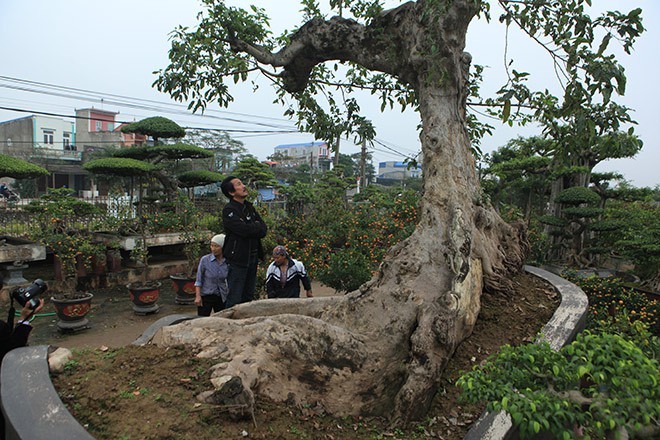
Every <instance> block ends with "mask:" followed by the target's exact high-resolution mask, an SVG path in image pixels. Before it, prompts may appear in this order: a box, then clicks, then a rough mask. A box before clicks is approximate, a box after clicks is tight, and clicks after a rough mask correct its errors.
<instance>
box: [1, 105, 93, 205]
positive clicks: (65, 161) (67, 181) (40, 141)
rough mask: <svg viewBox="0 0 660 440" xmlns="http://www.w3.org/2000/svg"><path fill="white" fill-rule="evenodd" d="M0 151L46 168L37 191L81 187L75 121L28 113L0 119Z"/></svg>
mask: <svg viewBox="0 0 660 440" xmlns="http://www.w3.org/2000/svg"><path fill="white" fill-rule="evenodd" d="M0 153H2V154H6V155H8V156H14V157H19V158H21V159H25V160H27V161H29V162H32V163H35V164H37V165H40V166H42V167H44V168H46V169H47V170H48V171H50V172H51V175H50V176H46V177H43V178H40V179H39V180H38V182H37V191H41V192H43V191H45V190H46V188H61V187H64V186H66V187H68V188H73V189H76V190H83V189H85V177H86V174H87V173H86V172H85V171H83V169H82V152H81V151H79V150H78V148H77V147H76V130H75V124H74V123H73V122H71V121H67V120H65V119H62V118H54V117H50V116H40V115H32V116H26V117H24V118H19V119H13V120H10V121H6V122H0Z"/></svg>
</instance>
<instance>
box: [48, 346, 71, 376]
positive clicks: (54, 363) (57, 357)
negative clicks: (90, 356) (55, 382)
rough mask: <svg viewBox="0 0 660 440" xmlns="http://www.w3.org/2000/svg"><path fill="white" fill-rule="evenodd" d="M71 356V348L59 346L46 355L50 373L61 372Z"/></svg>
mask: <svg viewBox="0 0 660 440" xmlns="http://www.w3.org/2000/svg"><path fill="white" fill-rule="evenodd" d="M72 356H73V353H71V350H69V349H68V348H63V347H59V348H58V349H56V350H55V351H53V352H52V353H50V354H49V355H48V369H49V370H50V372H51V373H61V372H62V371H64V367H65V366H66V364H67V362H69V361H70V360H71V357H72Z"/></svg>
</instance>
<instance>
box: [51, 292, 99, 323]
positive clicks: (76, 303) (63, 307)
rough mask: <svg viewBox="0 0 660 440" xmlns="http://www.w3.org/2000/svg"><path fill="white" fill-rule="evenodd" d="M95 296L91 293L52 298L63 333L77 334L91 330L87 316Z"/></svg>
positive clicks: (58, 295) (60, 294)
mask: <svg viewBox="0 0 660 440" xmlns="http://www.w3.org/2000/svg"><path fill="white" fill-rule="evenodd" d="M92 298H94V295H93V294H91V293H89V292H77V291H76V292H73V293H58V294H55V295H53V296H51V298H50V301H51V302H52V303H53V306H54V307H55V312H56V313H57V317H58V319H59V320H58V321H57V328H58V330H60V331H61V332H75V331H79V330H84V329H87V328H89V320H88V319H87V314H88V313H89V311H90V310H91V308H92Z"/></svg>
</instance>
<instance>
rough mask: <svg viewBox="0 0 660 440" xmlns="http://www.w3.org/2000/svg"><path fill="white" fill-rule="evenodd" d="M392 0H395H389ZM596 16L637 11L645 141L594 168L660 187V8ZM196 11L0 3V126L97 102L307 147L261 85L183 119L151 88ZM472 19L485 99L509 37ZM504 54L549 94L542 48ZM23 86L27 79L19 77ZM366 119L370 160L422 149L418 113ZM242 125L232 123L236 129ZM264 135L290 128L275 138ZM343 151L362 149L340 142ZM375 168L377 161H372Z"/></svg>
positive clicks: (633, 84)
mask: <svg viewBox="0 0 660 440" xmlns="http://www.w3.org/2000/svg"><path fill="white" fill-rule="evenodd" d="M228 3H231V4H235V5H247V4H255V5H258V6H261V7H264V8H266V10H267V12H268V14H269V15H271V18H272V21H271V23H272V26H273V31H274V33H275V34H279V33H280V32H281V31H282V30H283V29H291V28H293V27H295V26H296V25H298V24H299V17H300V14H299V13H298V10H299V9H300V6H299V3H298V2H297V1H295V0H278V1H274V0H271V1H266V0H258V1H252V2H249V1H238V0H235V1H230V2H228ZM389 3H390V4H391V5H394V4H398V3H399V2H395V1H391V2H389ZM594 3H595V4H596V7H598V8H599V9H598V10H599V11H602V10H606V9H617V8H618V9H620V10H623V8H625V9H626V10H629V9H632V8H635V7H641V8H642V9H643V17H644V26H645V27H646V29H647V31H646V32H645V33H644V35H643V36H642V38H640V39H639V40H638V42H637V44H636V48H635V52H634V53H633V54H632V56H622V57H621V59H620V60H621V62H622V64H623V65H624V66H625V68H626V74H627V77H628V88H627V93H626V96H625V97H624V98H622V99H621V102H622V103H623V104H624V105H627V106H628V107H631V108H633V109H635V112H634V113H633V118H634V119H635V120H636V121H637V122H638V124H639V125H638V126H637V127H636V128H635V130H636V132H637V133H638V134H639V135H640V137H641V138H642V140H643V141H644V148H643V150H642V152H641V153H640V154H639V155H638V156H637V157H636V158H634V159H625V160H613V161H608V162H606V163H603V164H601V165H599V166H598V167H597V168H596V170H597V171H615V170H616V171H619V172H621V173H623V174H624V176H625V177H626V179H627V180H629V181H631V182H632V183H633V184H634V185H636V186H655V185H658V184H660V177H659V176H660V173H658V172H657V167H658V164H660V150H658V145H657V144H658V134H657V127H658V125H660V117H659V116H658V112H657V110H656V107H657V104H658V102H660V86H659V85H658V72H660V56H658V55H659V52H658V47H657V46H658V44H659V43H660V1H658V0H627V1H625V2H623V1H620V0H594ZM200 10H201V6H200V4H199V1H197V0H132V1H128V0H115V1H113V2H111V3H99V2H95V1H89V0H58V1H52V0H0V41H2V45H0V107H9V108H17V109H23V110H27V111H28V112H27V113H25V112H16V111H9V110H3V109H0V121H5V120H10V119H15V118H19V117H23V116H27V115H29V114H30V112H33V111H38V112H50V113H56V114H62V115H72V114H74V110H75V109H76V108H86V107H92V106H93V107H96V108H103V109H105V110H110V111H116V112H119V115H118V117H117V118H118V120H120V121H132V120H139V119H142V118H144V117H147V116H154V115H162V116H166V117H169V118H171V119H173V120H175V121H176V122H178V123H179V124H180V125H182V126H186V127H206V128H220V129H228V130H234V131H230V134H232V136H233V137H235V138H236V139H239V140H241V141H242V142H244V144H245V146H246V147H247V148H248V150H249V152H250V153H252V154H254V155H255V156H257V157H259V158H260V159H265V158H266V156H268V155H270V154H272V153H273V148H274V147H275V146H277V145H280V144H286V143H298V142H309V141H312V140H314V139H312V137H311V135H309V134H304V133H290V131H291V130H295V127H294V124H293V123H292V122H291V121H289V120H287V119H286V118H284V117H283V116H282V112H283V110H282V108H281V107H279V106H276V105H274V104H273V103H272V102H273V99H274V95H273V94H272V92H271V91H270V90H269V89H268V87H267V86H266V85H265V83H264V86H262V87H261V88H260V89H259V90H257V91H253V90H252V88H251V86H250V85H247V84H246V85H240V86H236V87H234V88H233V89H232V90H233V91H234V97H235V102H234V103H232V104H231V106H230V107H229V108H227V109H221V108H219V107H218V106H217V105H210V106H209V111H207V114H206V115H207V116H206V117H204V118H201V117H196V116H192V115H190V113H189V112H187V111H186V110H185V106H184V105H181V104H176V103H174V102H173V101H172V100H170V99H169V98H168V96H166V95H164V94H161V93H158V92H157V91H156V90H155V89H153V88H152V87H151V84H152V83H153V81H154V80H155V76H154V75H153V71H155V70H157V69H160V68H164V67H165V66H166V65H167V51H168V49H169V42H168V34H169V33H170V32H171V31H172V30H173V29H174V28H175V27H176V26H177V25H188V26H190V25H194V24H195V23H196V14H197V12H199V11H200ZM493 16H494V17H495V20H494V21H495V22H494V23H491V24H490V25H486V24H485V23H483V22H473V23H472V24H471V26H470V29H469V32H468V47H467V49H466V50H467V51H468V52H470V53H471V54H472V56H473V62H474V63H476V64H481V65H485V66H488V69H487V71H486V72H485V75H484V76H485V79H486V81H485V84H484V87H483V90H484V91H485V92H492V91H494V90H496V89H497V88H499V86H500V85H501V84H502V81H503V78H504V76H503V65H504V62H503V60H504V55H503V52H504V47H505V38H504V33H503V31H502V27H501V25H499V23H497V20H496V18H497V14H496V13H495V14H493ZM508 56H509V58H513V59H514V60H515V61H516V62H517V63H518V66H519V69H520V70H527V71H530V72H531V73H532V74H533V75H535V76H533V80H532V81H531V84H532V85H542V86H543V87H551V88H554V90H555V92H556V87H557V86H556V85H554V84H556V81H555V80H554V79H553V78H554V77H553V75H552V71H551V69H550V68H549V63H548V60H547V58H546V57H545V56H544V54H543V51H541V50H539V49H538V48H537V47H534V45H533V44H532V43H531V42H530V41H527V40H525V39H522V38H519V36H518V35H516V34H515V33H513V34H511V35H510V41H509V45H508ZM16 80H21V81H30V83H26V82H21V81H16ZM362 109H363V112H364V114H365V116H367V117H369V118H371V119H372V120H373V122H374V124H375V125H376V129H377V139H378V141H379V143H378V144H376V145H374V147H373V149H372V151H373V154H374V158H375V162H379V161H389V160H402V159H403V157H404V156H405V155H414V154H415V153H416V152H417V151H419V149H420V144H419V139H418V133H417V131H416V127H417V125H418V122H419V119H418V117H417V115H416V114H414V113H412V112H406V113H405V114H401V113H400V112H399V111H388V112H386V113H384V114H381V113H380V112H379V103H378V102H375V101H370V102H367V103H362ZM236 121H239V122H236ZM491 124H492V125H495V126H496V127H497V130H496V132H495V134H494V135H493V136H492V137H489V138H486V139H484V140H483V144H482V149H483V151H484V152H488V151H492V150H493V149H495V148H497V147H500V146H502V145H504V144H505V143H506V142H507V141H508V140H509V139H511V138H513V137H516V136H518V135H521V136H529V135H532V134H534V130H533V129H532V128H524V129H521V128H518V127H513V128H510V127H508V126H506V125H502V124H499V123H498V122H497V121H491ZM263 131H280V132H288V133H281V134H273V133H263ZM342 150H343V152H345V153H354V152H357V151H358V148H357V147H356V146H355V145H353V144H352V143H350V142H347V141H346V142H343V143H342ZM376 166H377V164H376Z"/></svg>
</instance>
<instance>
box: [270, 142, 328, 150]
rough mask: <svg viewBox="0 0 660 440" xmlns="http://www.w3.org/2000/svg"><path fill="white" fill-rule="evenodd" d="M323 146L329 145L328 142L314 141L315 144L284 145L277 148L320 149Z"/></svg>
mask: <svg viewBox="0 0 660 440" xmlns="http://www.w3.org/2000/svg"><path fill="white" fill-rule="evenodd" d="M321 145H328V143H327V142H322V141H314V142H302V143H299V144H282V145H278V146H276V147H275V149H278V148H296V147H320V146H321Z"/></svg>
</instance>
